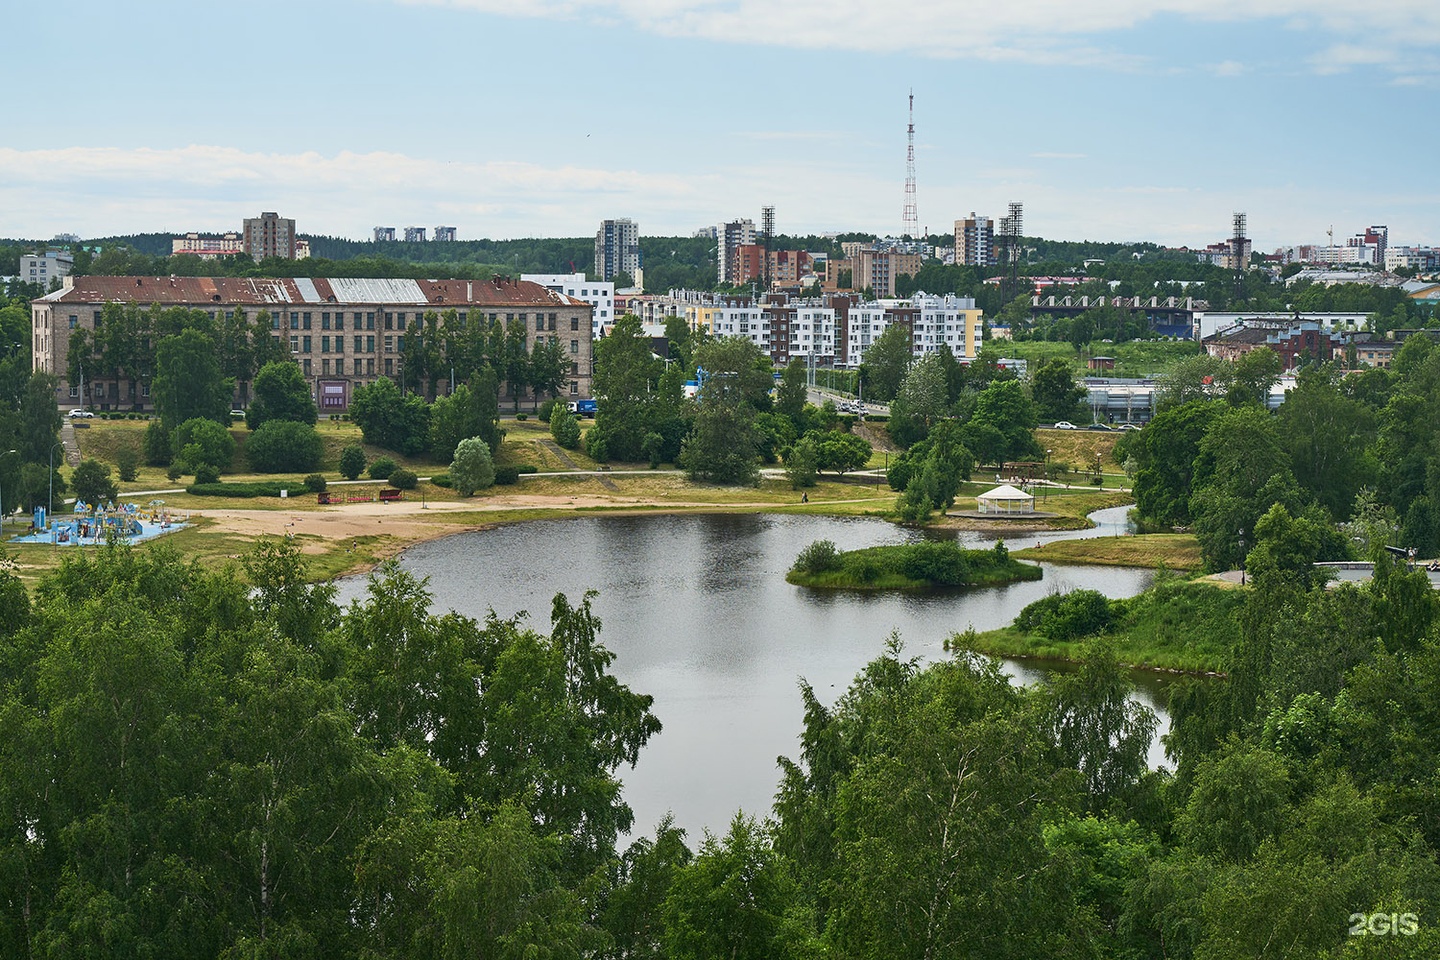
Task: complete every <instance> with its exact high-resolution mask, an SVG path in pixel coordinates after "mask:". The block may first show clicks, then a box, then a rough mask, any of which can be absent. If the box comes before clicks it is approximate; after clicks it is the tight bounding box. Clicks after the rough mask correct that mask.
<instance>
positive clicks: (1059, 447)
mask: <svg viewBox="0 0 1440 960" xmlns="http://www.w3.org/2000/svg"><path fill="white" fill-rule="evenodd" d="M1121 436H1123V434H1122V433H1121V432H1120V431H1119V430H1047V429H1040V430H1036V431H1035V440H1036V442H1037V443H1039V444H1040V449H1042V450H1048V451H1050V462H1051V463H1063V464H1065V465H1066V466H1068V467H1069V468H1070V475H1068V476H1063V477H1057V478H1056V479H1059V480H1062V481H1068V482H1070V483H1074V482H1075V480H1076V477H1078V476H1081V475H1083V474H1088V473H1089V471H1090V470H1092V469H1093V468H1094V466H1095V456H1096V454H1099V456H1100V460H1101V464H1102V465H1103V466H1105V467H1108V468H1110V469H1114V466H1115V444H1116V443H1118V442H1119V441H1120V437H1121Z"/></svg>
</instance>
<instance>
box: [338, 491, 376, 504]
mask: <svg viewBox="0 0 1440 960" xmlns="http://www.w3.org/2000/svg"><path fill="white" fill-rule="evenodd" d="M345 502H346V503H374V502H375V498H374V497H372V496H371V495H370V494H368V493H350V494H346V496H345Z"/></svg>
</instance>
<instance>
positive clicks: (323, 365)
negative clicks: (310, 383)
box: [320, 357, 330, 374]
mask: <svg viewBox="0 0 1440 960" xmlns="http://www.w3.org/2000/svg"><path fill="white" fill-rule="evenodd" d="M320 372H321V373H322V374H329V373H330V358H329V357H326V358H325V359H323V360H321V361H320Z"/></svg>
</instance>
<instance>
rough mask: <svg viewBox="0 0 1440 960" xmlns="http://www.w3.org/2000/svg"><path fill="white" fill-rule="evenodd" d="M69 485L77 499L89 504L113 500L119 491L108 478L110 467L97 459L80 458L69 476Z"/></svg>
mask: <svg viewBox="0 0 1440 960" xmlns="http://www.w3.org/2000/svg"><path fill="white" fill-rule="evenodd" d="M70 486H71V487H72V488H74V490H75V496H76V498H77V499H80V500H84V501H85V502H86V503H91V504H95V503H104V502H105V501H107V500H114V499H115V497H116V496H118V495H119V492H120V491H119V490H117V489H116V488H115V481H114V480H111V479H110V468H109V467H108V466H107V465H105V464H103V463H101V462H100V461H99V460H82V461H81V462H80V466H78V467H76V468H75V472H74V473H73V474H71V476H70Z"/></svg>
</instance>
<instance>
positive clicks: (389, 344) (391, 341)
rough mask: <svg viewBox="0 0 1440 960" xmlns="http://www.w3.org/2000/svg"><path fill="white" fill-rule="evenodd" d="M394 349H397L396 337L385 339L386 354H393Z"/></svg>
mask: <svg viewBox="0 0 1440 960" xmlns="http://www.w3.org/2000/svg"><path fill="white" fill-rule="evenodd" d="M394 349H395V338H394V337H386V338H385V352H386V353H391V352H392V351H394ZM386 372H387V373H388V372H389V371H388V370H387V371H386Z"/></svg>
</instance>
